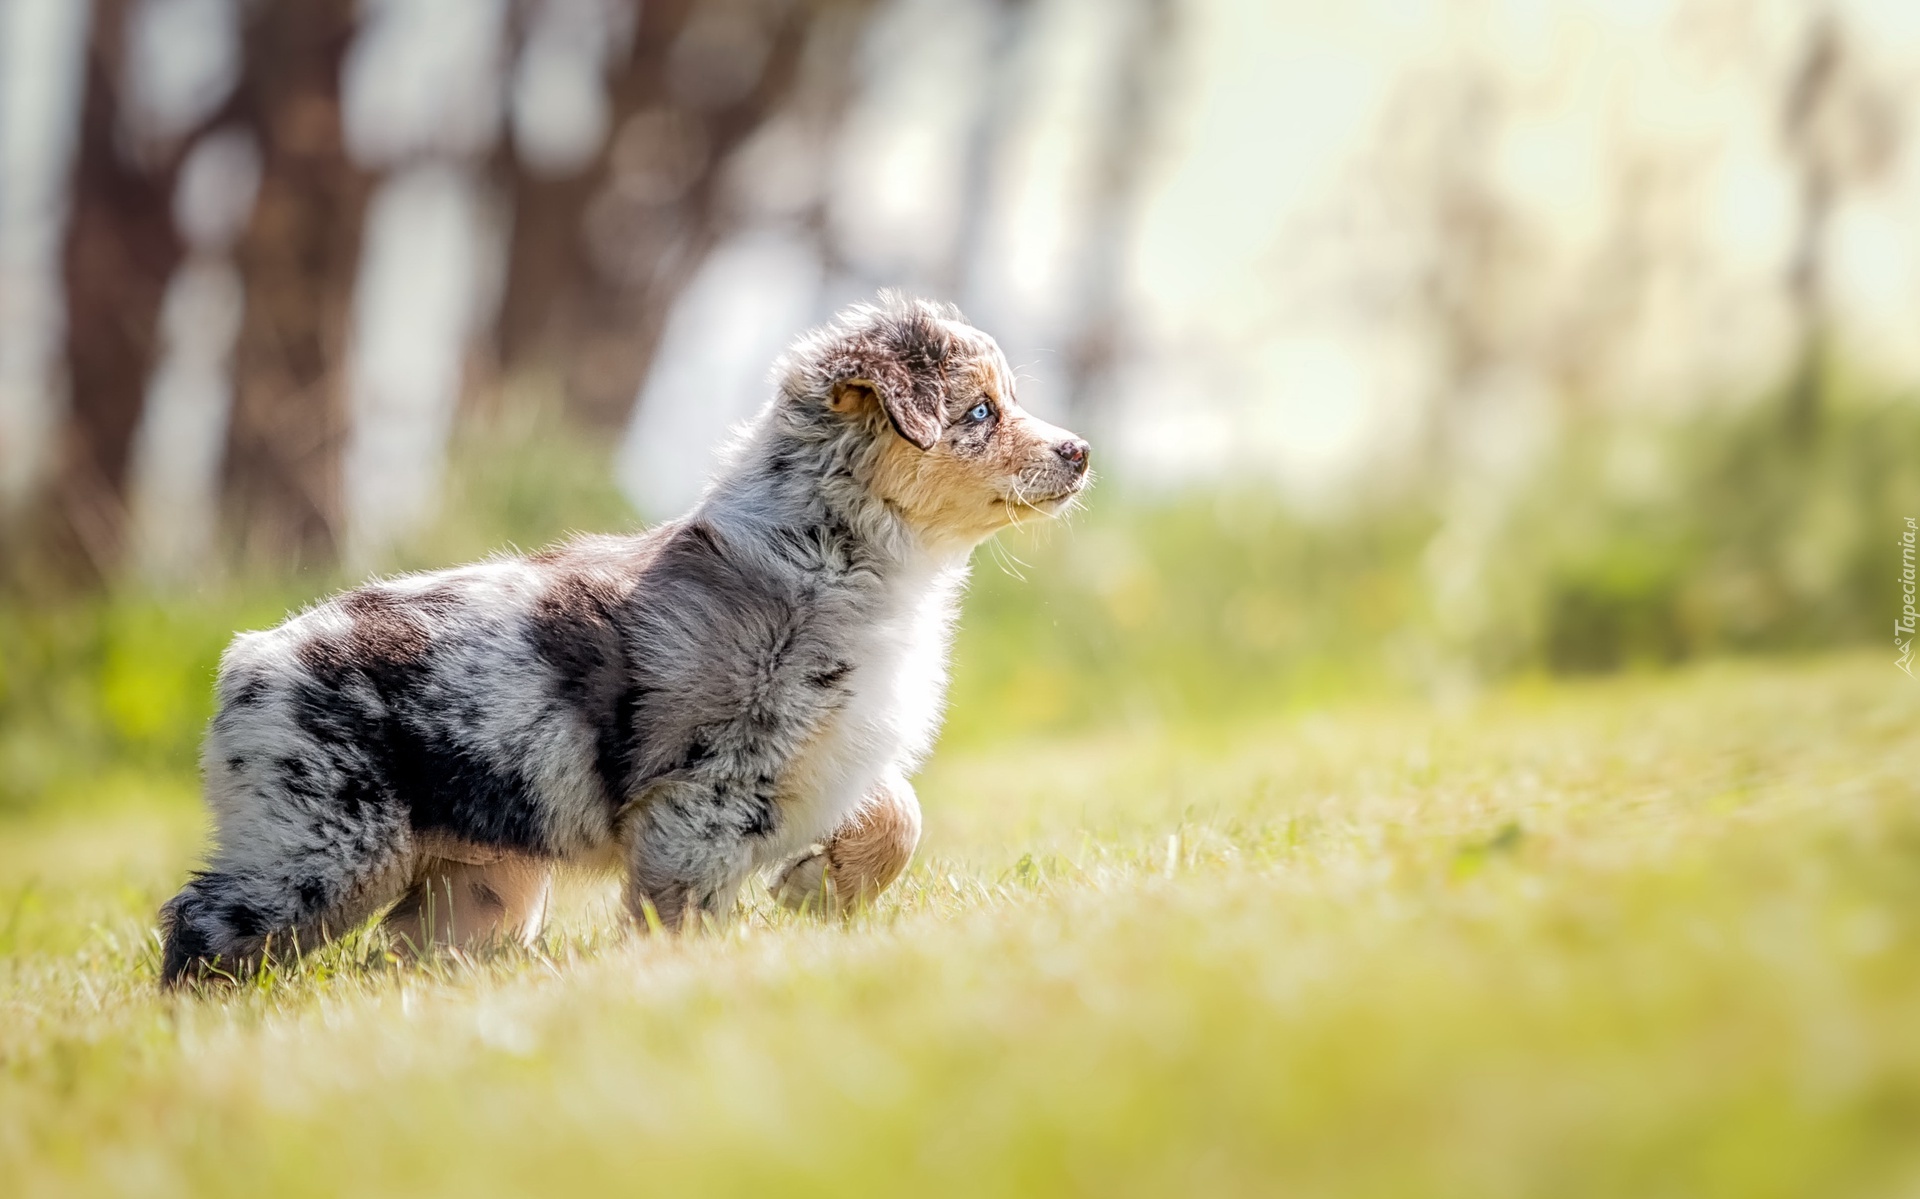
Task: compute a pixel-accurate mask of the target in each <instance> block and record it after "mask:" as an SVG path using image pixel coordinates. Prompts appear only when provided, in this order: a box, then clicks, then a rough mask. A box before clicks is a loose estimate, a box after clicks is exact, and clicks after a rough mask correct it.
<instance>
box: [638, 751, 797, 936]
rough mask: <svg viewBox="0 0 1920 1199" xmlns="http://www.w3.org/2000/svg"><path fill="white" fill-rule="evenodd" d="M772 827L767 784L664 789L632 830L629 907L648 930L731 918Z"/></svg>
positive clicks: (648, 802) (648, 803)
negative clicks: (758, 850) (758, 846)
mask: <svg viewBox="0 0 1920 1199" xmlns="http://www.w3.org/2000/svg"><path fill="white" fill-rule="evenodd" d="M772 831H773V799H772V797H771V795H769V794H766V793H765V789H764V788H758V787H753V786H742V785H734V784H731V783H728V782H719V783H691V782H681V783H673V784H670V785H667V786H664V787H662V788H660V789H659V790H657V791H656V792H654V794H653V795H651V796H649V797H648V798H647V799H646V800H645V801H644V802H643V804H642V806H641V809H640V811H639V813H638V814H637V815H636V817H635V819H634V821H633V823H632V825H631V826H630V828H629V830H628V832H627V887H626V901H627V910H628V911H629V912H630V913H632V915H633V918H634V921H635V922H636V923H638V924H639V925H640V926H641V927H643V928H646V927H651V926H652V925H653V924H654V923H655V922H656V921H657V922H658V923H659V924H660V925H662V926H663V927H665V928H668V929H673V930H676V931H677V930H681V929H686V928H691V927H695V926H697V925H700V924H704V923H725V922H726V920H727V918H728V917H729V916H731V915H732V913H733V905H734V901H735V899H736V898H737V897H738V895H739V892H740V884H741V883H743V882H745V881H746V878H747V875H748V874H750V873H751V872H752V870H753V863H754V850H755V848H756V843H757V842H758V841H759V840H761V839H762V838H765V837H766V836H768V835H769V834H770V833H772Z"/></svg>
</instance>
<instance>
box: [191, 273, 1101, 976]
mask: <svg viewBox="0 0 1920 1199" xmlns="http://www.w3.org/2000/svg"><path fill="white" fill-rule="evenodd" d="M776 373H777V377H778V380H779V387H778V392H777V394H776V395H775V397H774V399H773V400H772V401H771V402H770V403H769V404H768V405H767V406H766V407H765V408H764V409H763V410H762V411H761V413H760V414H759V416H758V417H757V418H756V420H755V421H754V423H753V424H752V425H751V426H750V427H749V429H748V430H747V431H746V432H745V433H744V434H743V436H742V438H741V439H740V440H739V442H738V443H737V444H736V445H735V446H734V447H733V448H732V450H731V452H730V454H729V455H728V458H727V461H726V463H725V465H724V466H723V468H722V470H721V471H720V473H719V476H718V477H717V478H716V480H715V481H714V482H713V484H712V485H711V486H710V487H709V489H708V491H707V493H706V495H705V496H704V497H703V498H702V499H701V501H700V503H699V505H698V506H697V507H696V508H695V509H694V510H693V512H692V513H690V514H689V515H687V516H686V517H684V518H683V519H681V520H678V521H674V522H671V523H669V524H666V525H663V526H660V527H658V528H655V529H652V530H649V531H647V532H644V533H640V534H638V535H634V536H625V537H590V538H584V539H581V540H578V541H575V542H572V543H570V544H567V545H564V546H561V547H559V548H556V549H553V550H549V551H546V552H543V553H539V554H535V555H533V556H531V557H528V558H511V559H501V560H496V561H491V562H487V563H484V564H481V565H476V566H469V567H464V568H459V569H455V570H448V571H440V572H434V573H430V574H420V575H412V576H407V577H404V578H397V579H391V580H386V581H379V582H374V583H370V584H368V585H366V586H363V587H360V588H358V589H356V590H354V591H350V592H348V593H346V594H344V595H342V596H339V597H336V598H334V599H332V600H329V601H327V602H325V603H323V604H320V605H319V606H317V607H315V608H312V609H310V610H309V611H307V612H304V613H302V614H300V615H298V616H296V617H294V618H292V619H290V620H288V621H287V622H286V623H284V624H282V625H281V626H279V627H278V628H275V629H272V630H269V631H267V632H260V633H246V634H242V635H240V636H239V637H237V638H235V640H234V642H233V644H232V646H231V647H230V648H229V649H228V651H227V653H226V655H225V657H224V658H223V660H222V662H221V666H220V675H219V683H218V692H219V696H218V698H219V711H218V714H217V715H216V716H215V717H214V719H213V723H212V727H211V729H210V731H209V733H208V736H207V739H206V745H205V750H204V757H203V769H204V773H205V785H206V795H207V802H208V805H209V806H210V808H211V809H212V812H213V817H214V821H215V824H216V830H217V831H216V845H215V848H214V849H213V851H212V853H211V855H210V861H209V865H208V868H207V869H206V870H205V871H204V872H202V873H200V874H198V875H196V876H195V877H194V878H193V879H192V880H190V881H189V882H188V883H187V885H186V887H185V888H184V889H183V890H182V891H181V892H180V894H179V895H177V896H175V897H174V898H173V899H172V900H171V901H170V902H168V903H167V905H166V906H165V907H164V908H163V909H162V911H161V923H162V926H163V928H164V930H165V933H166V950H165V958H164V962H163V968H162V971H163V979H164V981H165V982H167V983H168V984H172V983H175V982H177V981H179V980H181V979H183V978H187V977H193V976H199V975H201V974H204V973H206V972H207V971H208V970H210V969H213V970H219V971H223V972H224V971H233V970H240V969H245V968H247V967H248V966H249V965H251V964H252V963H254V962H257V961H258V960H259V958H260V956H261V955H262V954H263V953H269V952H272V953H281V952H286V953H297V952H300V951H301V950H305V949H309V948H311V947H313V946H314V945H317V944H319V943H321V942H322V941H324V940H326V939H327V938H328V937H329V936H332V935H336V934H338V933H340V932H342V931H344V930H346V929H348V928H350V927H352V926H354V925H355V924H358V923H359V922H361V921H362V920H364V919H366V918H368V917H370V916H373V915H375V914H376V913H378V912H380V911H382V910H383V909H391V911H390V914H389V916H388V920H389V922H390V923H391V924H392V925H393V927H394V928H395V929H396V930H397V931H399V932H402V933H404V934H406V935H407V937H408V938H409V939H410V940H415V941H417V942H420V943H426V942H435V941H445V942H461V941H467V942H470V941H473V940H476V939H480V938H484V937H490V936H502V937H511V938H517V939H522V940H524V939H529V938H531V937H533V936H535V935H537V933H538V931H539V927H540V922H541V920H542V919H543V917H544V914H545V910H546V895H547V878H548V872H549V870H550V869H551V867H552V866H554V865H556V864H559V863H565V862H576V863H593V862H618V863H619V864H621V865H622V866H624V869H625V871H626V879H627V885H626V898H627V902H628V906H629V908H630V909H631V911H632V913H633V915H634V917H635V918H636V919H637V920H640V921H642V922H644V923H646V924H648V925H658V926H665V927H669V928H678V927H681V926H683V925H686V924H688V923H692V922H698V921H700V920H703V919H709V918H712V919H721V918H724V917H725V915H726V914H727V912H728V911H729V910H730V909H731V907H732V906H733V903H734V900H735V896H736V893H737V891H738V889H739V887H740V885H741V883H742V882H743V881H744V880H745V879H746V878H747V876H748V875H749V874H750V873H752V872H753V871H755V870H761V869H769V870H773V871H776V874H775V877H774V879H773V882H774V885H775V888H776V891H777V893H778V894H780V895H781V897H782V898H783V900H785V901H786V902H789V903H793V904H801V903H806V902H809V901H812V900H814V899H816V898H817V899H818V900H820V901H823V902H825V903H826V904H828V905H830V906H839V905H844V904H846V903H849V902H857V901H862V900H865V899H868V898H870V897H871V896H872V895H873V894H875V893H877V892H878V890H879V889H880V888H882V887H884V886H886V885H887V884H888V883H889V882H891V881H892V880H893V878H894V877H896V876H897V875H898V874H899V872H900V871H901V869H903V868H904V867H905V865H906V862H907V859H908V858H909V857H910V856H911V854H912V852H913V848H914V844H915V842H916V841H917V839H918V836H919V827H920V816H919V808H918V805H917V803H916V801H915V800H914V797H913V790H912V787H911V786H910V785H909V783H908V782H907V779H908V777H909V776H910V775H911V774H912V773H913V771H914V770H915V768H916V767H917V766H918V765H919V763H920V761H921V759H922V758H923V757H924V756H925V754H926V753H927V751H928V749H929V747H930V745H931V743H932V740H933V737H934V734H935V732H936V730H937V727H938V723H939V718H940V712H941V705H942V702H943V694H944V690H945V674H946V658H947V646H948V640H949V634H950V631H951V628H952V625H953V620H954V613H955V603H956V599H957V596H958V593H959V590H960V587H961V585H962V582H963V580H964V576H965V572H966V568H967V559H968V555H969V553H970V552H971V550H972V549H973V547H974V546H975V545H977V544H978V543H979V542H980V541H981V540H982V539H984V538H985V537H988V536H990V535H991V534H992V533H993V532H995V531H996V530H998V529H1000V528H1002V527H1005V526H1006V525H1008V524H1011V523H1015V522H1017V521H1019V520H1021V519H1024V518H1026V517H1028V516H1032V515H1041V514H1047V513H1050V512H1053V511H1056V510H1058V509H1059V508H1060V507H1061V506H1063V505H1065V504H1067V503H1070V502H1071V498H1072V497H1073V496H1074V495H1075V494H1076V493H1077V492H1078V491H1079V490H1080V489H1081V487H1082V486H1083V485H1084V483H1085V482H1086V480H1087V477H1088V476H1087V471H1086V464H1087V448H1086V443H1085V442H1082V441H1080V440H1079V439H1078V438H1075V437H1073V436H1071V435H1070V434H1068V433H1066V432H1065V431H1064V430H1061V429H1058V428H1055V427H1053V426H1051V425H1047V424H1045V423H1044V422H1042V421H1039V420H1037V419H1035V418H1033V417H1032V416H1030V415H1028V414H1026V413H1025V412H1023V411H1021V410H1020V408H1019V407H1018V405H1017V404H1016V403H1015V399H1014V389H1013V378H1012V373H1011V371H1010V370H1009V369H1008V367H1007V363H1006V360H1005V358H1004V357H1003V356H1002V355H1001V353H1000V351H999V348H998V347H997V346H996V345H995V344H994V343H993V341H992V339H991V338H989V337H987V336H986V335H985V334H983V333H981V332H980V331H978V330H977V329H974V328H972V327H971V326H969V325H967V324H966V323H965V322H964V321H963V319H962V318H961V316H960V314H959V313H958V312H957V311H956V310H954V309H952V308H948V307H938V306H934V305H930V304H927V303H924V302H919V301H911V300H905V299H901V298H898V297H891V296H883V297H882V299H881V302H880V303H879V304H877V305H872V306H861V307H857V308H854V309H851V310H849V311H848V312H846V313H843V314H842V315H841V316H840V317H839V318H838V319H837V320H836V321H835V322H834V323H833V324H831V325H830V326H828V327H826V328H824V329H821V330H818V331H816V332H814V333H811V334H809V335H807V336H806V337H804V338H802V339H801V340H800V341H799V342H798V343H797V344H796V345H795V346H794V348H793V349H792V350H791V352H790V353H789V354H788V355H787V356H786V357H785V358H783V359H782V360H781V362H780V364H779V365H778V366H777V368H776ZM983 414H984V415H983Z"/></svg>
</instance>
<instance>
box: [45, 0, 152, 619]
mask: <svg viewBox="0 0 1920 1199" xmlns="http://www.w3.org/2000/svg"><path fill="white" fill-rule="evenodd" d="M131 7H132V5H131V3H130V0H98V2H97V3H96V6H95V10H94V17H93V26H92V29H91V31H90V33H89V35H88V47H87V58H86V80H85V91H84V96H83V100H82V112H81V118H80V128H79V137H78V145H77V147H76V154H75V162H74V175H73V184H72V202H71V203H72V207H71V214H70V216H69V218H68V224H67V235H66V244H65V251H64V260H63V269H64V274H65V287H66V307H67V332H66V366H67V379H68V384H69V390H70V402H69V407H68V414H67V419H66V427H65V430H64V437H63V439H62V444H61V445H60V447H59V451H58V452H59V455H60V457H59V460H58V462H57V464H56V467H55V471H54V475H53V479H52V481H51V488H50V496H49V498H50V500H51V504H50V505H49V508H50V510H49V511H48V512H47V513H46V517H45V521H46V524H45V528H44V532H45V534H46V536H47V541H46V547H47V548H48V549H49V550H51V551H52V556H53V557H54V559H55V563H56V569H59V570H60V571H61V573H64V574H70V575H72V576H74V577H76V578H79V579H84V580H86V581H89V582H94V583H99V582H103V581H105V580H106V579H107V578H109V577H110V576H111V575H112V573H113V571H114V569H115V567H116V564H117V563H118V561H119V559H120V555H121V550H122V547H123V543H124V540H125V523H126V485H127V462H128V457H129V453H130V450H131V447H132V442H133V435H134V429H135V427H136V426H137V425H138V424H139V420H140V410H141V406H142V401H143V399H144V397H145V394H146V387H147V377H148V375H149V374H150V373H151V371H152V368H153V364H154V358H155V356H156V352H157V350H156V343H157V340H158V336H159V332H158V325H159V314H160V306H161V301H162V300H163V298H164V297H165V295H166V290H167V281H168V280H169V279H170V278H171V277H172V275H173V271H174V268H175V267H176V266H178V265H179V263H180V261H181V259H182V257H183V256H184V252H185V251H184V246H183V244H182V241H181V238H180V235H179V233H178V232H177V231H176V230H175V228H174V223H173V203H172V201H173V184H174V176H175V174H176V170H177V167H178V163H179V156H178V154H177V153H171V152H169V153H165V154H164V155H162V154H156V155H153V156H151V157H152V158H153V159H154V161H149V162H141V161H138V160H137V159H136V157H135V156H134V155H132V154H130V153H129V152H128V151H127V149H126V147H125V123H124V120H123V113H122V111H121V103H120V101H121V85H122V81H123V80H124V79H125V71H124V69H123V63H124V59H125V53H124V46H125V41H126V39H125V28H126V24H127V20H126V18H127V12H128V10H129V9H130V8H131Z"/></svg>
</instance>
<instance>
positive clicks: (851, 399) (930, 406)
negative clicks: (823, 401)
mask: <svg viewBox="0 0 1920 1199" xmlns="http://www.w3.org/2000/svg"><path fill="white" fill-rule="evenodd" d="M939 399H940V397H939V395H938V394H937V393H936V394H932V395H928V396H925V397H921V396H917V395H915V394H914V391H913V388H912V387H911V386H910V385H907V386H898V387H893V388H883V387H882V386H881V385H880V384H879V383H877V382H875V381H874V380H872V379H859V378H856V379H842V380H841V381H840V382H838V383H835V384H834V385H833V390H832V391H831V392H830V393H828V396H827V407H829V408H831V409H833V411H835V412H854V411H857V410H858V409H860V408H862V407H865V406H866V405H869V404H872V405H875V406H877V407H878V408H879V409H880V410H881V411H882V412H885V413H886V414H887V421H888V423H889V424H891V425H892V426H893V431H894V432H896V433H898V434H900V436H902V437H904V438H906V439H907V440H908V441H910V442H912V443H913V444H914V445H915V446H917V447H918V448H920V449H922V450H930V449H932V448H933V445H934V443H935V442H937V441H939V440H940V416H939V411H940V404H939Z"/></svg>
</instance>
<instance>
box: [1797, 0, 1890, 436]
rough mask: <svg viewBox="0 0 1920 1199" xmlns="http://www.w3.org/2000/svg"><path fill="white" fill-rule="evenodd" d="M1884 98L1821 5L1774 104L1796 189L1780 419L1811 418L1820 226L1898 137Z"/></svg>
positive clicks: (1823, 261)
mask: <svg viewBox="0 0 1920 1199" xmlns="http://www.w3.org/2000/svg"><path fill="white" fill-rule="evenodd" d="M1896 111H1897V110H1896V108H1895V105H1894V103H1893V101H1892V99H1891V98H1890V97H1889V96H1888V95H1887V94H1886V93H1885V92H1884V91H1882V90H1881V89H1880V88H1879V87H1878V86H1876V85H1875V84H1874V82H1873V81H1872V80H1870V79H1869V78H1868V77H1867V74H1866V72H1865V71H1864V69H1863V66H1862V64H1861V62H1860V58H1859V55H1858V54H1857V53H1856V52H1855V51H1854V50H1853V48H1852V47H1851V45H1850V44H1849V42H1848V40H1847V37H1846V34H1845V31H1844V29H1843V28H1842V26H1841V23H1840V19H1839V18H1838V17H1837V16H1836V15H1835V14H1834V12H1833V10H1832V9H1831V8H1823V9H1821V10H1820V11H1819V12H1817V13H1816V14H1815V15H1814V17H1813V19H1812V20H1810V21H1809V22H1808V23H1807V26H1806V29H1805V31H1804V33H1803V34H1802V36H1801V40H1800V46H1799V49H1798V52H1797V54H1796V56H1795V62H1794V66H1793V69H1792V70H1791V71H1790V72H1789V73H1788V76H1787V80H1786V90H1785V95H1784V97H1783V99H1782V102H1781V106H1780V134H1781V141H1782V144H1783V146H1784V148H1785V150H1786V153H1787V158H1788V162H1789V164H1790V166H1791V168H1792V170H1793V174H1794V183H1795V190H1796V192H1797V193H1798V200H1799V212H1798V214H1797V217H1796V221H1795V226H1794V236H1793V247H1792V251H1791V256H1790V258H1789V263H1788V269H1787V296H1788V300H1789V302H1790V304H1791V305H1792V308H1793V316H1794V322H1795V325H1796V327H1797V331H1798V337H1799V346H1798V348H1797V350H1796V351H1795V354H1794V362H1793V366H1792V370H1791V375H1790V377H1789V379H1788V383H1787V423H1788V427H1789V429H1790V430H1792V431H1793V432H1795V433H1800V434H1804V433H1808V432H1811V431H1812V430H1813V428H1814V427H1815V426H1816V425H1817V424H1818V421H1819V416H1820V409H1821V407H1822V397H1823V394H1824V392H1825V389H1826V382H1827V358H1828V342H1829V339H1830V333H1831V330H1830V324H1831V319H1832V314H1831V313H1830V312H1829V310H1828V309H1829V297H1828V281H1827V275H1828V265H1827V255H1828V240H1829V238H1828V230H1829V227H1830V226H1831V225H1832V223H1833V215H1834V210H1835V209H1836V208H1837V207H1838V206H1839V205H1840V203H1841V202H1842V200H1843V199H1844V193H1845V191H1846V189H1848V188H1849V187H1857V186H1859V185H1862V184H1866V183H1870V182H1872V181H1875V180H1877V179H1879V178H1881V177H1882V176H1883V175H1884V174H1885V173H1886V171H1887V169H1888V167H1889V166H1891V164H1892V162H1893V160H1894V158H1895V156H1896V155H1897V153H1898V151H1899V146H1900V129H1899V124H1898V120H1897V117H1896Z"/></svg>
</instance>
